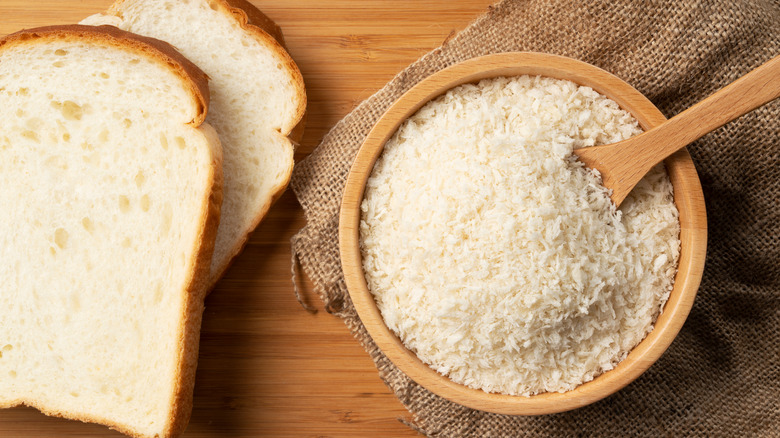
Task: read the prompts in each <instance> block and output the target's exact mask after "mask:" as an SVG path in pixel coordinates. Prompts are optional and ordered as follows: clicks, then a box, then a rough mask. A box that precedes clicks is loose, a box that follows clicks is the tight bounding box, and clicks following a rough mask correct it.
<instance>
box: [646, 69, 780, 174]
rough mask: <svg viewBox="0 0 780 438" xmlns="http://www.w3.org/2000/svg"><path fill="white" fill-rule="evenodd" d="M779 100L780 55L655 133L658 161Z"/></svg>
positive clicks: (671, 120)
mask: <svg viewBox="0 0 780 438" xmlns="http://www.w3.org/2000/svg"><path fill="white" fill-rule="evenodd" d="M778 97H780V56H776V57H774V58H772V59H771V60H769V61H768V62H766V63H764V64H763V65H761V66H760V67H758V68H757V69H755V70H753V71H751V72H750V73H748V74H746V75H745V76H742V77H741V78H739V79H737V80H736V81H734V82H732V83H731V84H729V85H727V86H725V87H723V88H721V89H720V90H718V91H717V92H715V93H714V94H712V95H710V96H709V97H707V98H706V99H704V100H702V101H701V102H699V103H697V104H696V105H694V106H692V107H690V108H688V109H687V110H685V111H683V112H681V113H680V114H677V115H676V116H674V117H672V118H671V119H669V120H668V121H666V122H664V123H663V124H661V125H660V126H658V127H656V128H655V129H653V130H652V131H655V135H656V136H657V137H656V138H657V139H659V140H661V141H660V142H659V143H658V144H663V145H665V147H664V148H663V150H659V151H658V157H659V159H663V157H667V156H669V155H671V154H673V153H674V152H676V151H677V150H678V149H681V148H682V147H684V146H686V145H688V144H690V143H691V142H694V141H696V140H698V139H699V138H701V137H703V136H704V135H705V134H707V133H709V132H712V131H714V130H715V129H718V128H720V127H721V126H723V125H725V124H726V123H728V122H730V121H732V120H734V119H736V118H738V117H740V116H742V115H744V114H747V113H749V112H750V111H753V110H754V109H756V108H758V107H760V106H761V105H764V104H766V103H769V102H771V101H772V100H774V99H777V98H778ZM648 134H650V132H648Z"/></svg>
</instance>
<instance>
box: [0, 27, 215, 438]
mask: <svg viewBox="0 0 780 438" xmlns="http://www.w3.org/2000/svg"><path fill="white" fill-rule="evenodd" d="M186 85H187V83H186V82H185V81H183V80H182V78H181V77H180V76H179V75H178V74H176V73H174V72H173V71H172V70H171V69H170V67H169V66H168V65H166V64H165V63H164V62H163V61H161V60H157V59H152V58H150V57H145V56H142V55H140V54H138V53H134V52H133V51H131V50H120V49H118V48H117V47H115V46H101V45H98V44H95V43H85V42H80V41H78V40H73V41H70V40H52V41H36V42H35V43H34V44H26V43H22V44H18V45H16V46H12V47H9V48H4V49H3V51H2V53H0V187H3V189H2V190H0V205H3V206H4V207H3V208H2V209H0V225H1V226H2V228H3V232H2V233H0V260H2V263H0V276H2V278H3V282H2V293H0V349H2V356H1V357H0V405H5V406H8V405H14V404H18V403H26V404H33V405H35V406H38V407H41V409H44V410H45V411H46V412H48V413H54V414H60V415H66V416H68V417H71V418H73V417H76V418H83V419H87V420H90V421H100V422H104V421H107V422H108V423H109V424H112V425H114V426H115V427H120V428H121V429H122V430H125V431H133V432H134V433H135V434H136V435H139V436H150V437H151V436H158V435H159V436H162V435H163V433H164V431H166V430H167V429H168V428H169V427H170V421H171V419H170V416H171V415H172V410H173V406H172V405H173V403H174V397H175V385H176V381H177V379H178V374H179V373H180V371H181V369H180V367H181V362H180V353H181V351H180V348H181V344H180V343H181V339H180V338H181V336H183V335H182V329H183V324H184V323H183V321H184V319H185V315H184V310H183V309H184V308H185V302H186V300H187V294H186V293H185V291H186V289H187V287H189V285H190V282H191V281H192V272H193V270H194V267H193V263H194V262H195V260H194V259H195V254H194V252H195V251H196V250H197V248H198V247H199V244H198V243H197V242H198V239H199V238H200V237H201V234H202V232H203V230H202V227H203V223H202V218H203V217H204V206H205V204H206V203H205V200H206V199H207V198H208V196H209V194H210V193H211V189H212V187H211V184H212V183H213V176H212V172H213V170H212V168H211V167H212V155H211V153H210V151H211V150H212V148H213V147H215V146H213V145H211V144H209V143H208V140H207V138H206V136H204V134H203V133H202V132H201V131H200V130H199V129H197V128H195V127H192V126H189V125H188V123H190V122H191V121H192V120H193V119H195V118H196V116H197V111H198V109H197V108H196V106H195V105H194V102H195V101H194V99H193V97H192V94H191V90H190V89H188V88H187V87H186Z"/></svg>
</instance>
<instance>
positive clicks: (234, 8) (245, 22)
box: [217, 0, 306, 137]
mask: <svg viewBox="0 0 780 438" xmlns="http://www.w3.org/2000/svg"><path fill="white" fill-rule="evenodd" d="M217 1H219V2H221V3H222V5H223V6H224V7H225V9H226V11H228V12H229V13H230V14H231V15H232V16H233V17H234V18H235V19H236V20H238V22H239V24H240V25H241V28H242V29H244V30H246V31H247V32H249V33H251V34H252V35H254V36H255V38H256V39H257V40H258V42H260V43H261V44H264V45H266V46H268V47H269V48H270V49H272V50H273V52H274V53H276V54H277V55H279V56H280V57H281V58H282V60H283V64H282V65H283V66H284V67H285V69H286V70H287V71H288V72H289V73H290V76H291V77H292V80H293V84H294V85H295V90H296V94H297V95H298V96H299V101H298V106H297V108H296V112H295V115H294V116H293V117H292V120H293V122H292V123H291V124H290V125H289V126H286V127H282V130H283V132H281V134H282V135H284V136H285V137H286V136H288V135H289V134H290V131H292V130H293V128H295V126H296V125H297V124H298V123H299V122H300V121H301V119H302V118H303V113H304V112H305V111H306V87H305V86H304V84H303V76H302V75H301V71H300V70H299V69H298V65H297V64H295V61H293V59H292V57H291V56H290V54H289V53H287V50H286V48H285V47H284V44H283V41H284V38H283V37H282V36H281V34H282V31H281V29H279V26H277V25H276V24H275V23H274V22H273V21H271V19H270V18H268V17H267V16H266V15H265V14H263V13H262V12H260V11H259V10H258V9H257V8H255V7H254V6H253V5H252V4H251V3H249V2H247V1H245V0H217ZM253 20H259V21H257V22H255V21H253ZM268 23H271V24H272V25H273V26H274V27H275V28H276V29H278V33H279V38H278V39H277V38H276V37H274V36H273V35H272V34H269V33H268V32H266V30H265V29H264V27H263V26H265V27H268V26H269V24H268Z"/></svg>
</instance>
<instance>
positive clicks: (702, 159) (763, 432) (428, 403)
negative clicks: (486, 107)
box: [292, 0, 780, 437]
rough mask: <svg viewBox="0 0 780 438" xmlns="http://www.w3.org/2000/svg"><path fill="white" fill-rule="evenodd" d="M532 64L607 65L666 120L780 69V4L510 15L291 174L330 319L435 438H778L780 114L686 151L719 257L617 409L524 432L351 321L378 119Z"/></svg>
mask: <svg viewBox="0 0 780 438" xmlns="http://www.w3.org/2000/svg"><path fill="white" fill-rule="evenodd" d="M509 51H537V52H546V53H554V54H558V55H564V56H569V57H572V58H576V59H580V60H582V61H585V62H588V63H591V64H594V65H597V66H599V67H601V68H603V69H605V70H607V71H609V72H612V73H613V74H615V75H617V76H618V77H620V78H622V79H623V80H625V81H627V82H628V83H630V84H631V85H633V86H634V87H636V88H637V89H638V90H639V91H640V92H642V93H644V94H645V95H646V96H647V97H648V98H650V100H651V101H653V103H655V104H656V105H657V106H658V107H659V108H660V109H661V111H662V112H663V113H664V114H666V115H667V117H671V116H673V115H674V114H677V113H679V112H680V111H682V110H684V109H685V108H687V107H689V106H690V105H692V104H694V103H695V102H697V101H699V100H701V99H702V98H704V97H706V96H707V95H709V94H711V93H713V92H714V91H716V90H717V89H719V88H721V87H722V86H724V85H726V84H728V83H730V82H732V81H733V80H735V79H737V78H738V77H739V76H741V75H743V74H745V73H747V72H748V71H750V70H751V69H753V68H755V67H757V66H759V65H760V64H762V63H763V62H766V61H767V60H769V59H770V58H772V57H773V56H776V55H778V53H780V3H778V2H777V1H776V0H774V1H773V0H755V1H732V0H710V1H688V2H676V1H667V2H664V1H629V0H624V1H612V0H596V1H578V0H554V1H550V0H530V1H504V2H502V3H499V4H496V5H495V6H493V7H491V8H490V9H489V10H488V11H487V13H486V14H485V15H483V16H482V17H480V18H478V19H477V20H476V21H475V22H474V23H473V24H472V25H471V26H469V27H468V28H467V29H465V30H464V31H462V32H460V33H458V34H457V35H455V36H454V37H453V38H451V39H449V40H448V41H446V42H445V43H444V44H443V45H442V46H441V47H440V48H438V49H436V50H434V51H432V52H430V53H428V54H427V55H425V56H423V57H422V58H421V59H420V60H418V61H417V62H415V63H414V64H412V65H411V66H409V67H408V68H407V69H406V70H404V71H402V72H401V73H400V74H398V75H397V76H396V77H395V78H394V79H393V80H392V81H391V82H390V83H388V84H387V85H386V86H385V87H384V88H382V89H381V90H380V91H379V92H377V93H376V94H375V95H373V96H372V97H370V98H369V99H367V100H366V101H364V102H363V103H362V104H360V105H359V106H358V107H357V108H356V109H355V110H354V111H352V112H351V113H350V114H349V115H347V116H346V117H345V118H344V119H343V120H342V121H340V122H339V123H338V124H337V125H336V126H335V127H334V128H333V129H332V130H331V131H330V133H328V134H327V135H326V136H325V138H324V139H323V141H322V143H321V144H320V145H319V147H318V148H317V149H316V150H315V151H314V152H313V153H312V154H311V155H310V156H309V157H307V158H306V159H305V160H303V161H302V162H301V163H299V164H298V165H297V167H296V169H295V172H294V175H293V179H292V187H293V190H294V191H295V194H296V196H297V197H298V199H299V201H300V203H301V205H302V207H303V210H304V213H305V216H306V220H307V225H306V227H305V228H303V229H302V230H301V231H300V232H299V233H298V234H297V235H296V236H295V237H294V238H293V251H294V257H297V259H298V260H300V263H301V266H302V268H303V270H304V272H305V273H306V274H307V275H308V277H309V278H310V279H311V280H312V282H313V284H314V285H315V287H316V290H317V292H318V293H319V294H320V296H321V298H322V299H323V301H324V302H325V305H326V309H327V310H328V311H329V312H332V313H334V314H336V315H338V316H339V317H341V318H343V319H344V322H345V323H346V325H347V326H348V327H349V328H350V330H351V331H352V333H353V334H354V335H355V337H356V338H357V339H358V340H359V341H360V342H361V343H362V344H363V346H364V347H365V349H366V351H368V353H369V354H370V356H371V358H372V359H373V360H374V362H375V363H376V366H377V368H378V370H379V374H380V376H381V378H382V379H383V380H384V381H385V383H386V384H387V385H388V387H389V388H390V389H391V390H392V391H393V392H394V393H395V395H396V396H397V397H398V399H399V400H400V401H401V402H402V403H403V404H404V406H406V408H407V409H408V410H409V411H410V412H411V413H412V418H413V424H412V427H415V428H416V429H417V430H418V431H420V432H421V433H423V434H425V435H428V436H431V437H477V436H480V437H503V436H507V437H509V436H518V437H521V436H534V437H537V436H594V437H595V436H597V437H601V436H621V437H658V436H663V437H667V436H668V437H678V436H722V437H744V436H774V437H778V436H780V208H778V205H779V204H780V140H779V138H780V104H778V102H777V101H776V102H773V103H772V104H769V105H767V106H765V107H763V108H760V109H759V110H757V111H755V112H753V113H751V114H749V115H747V116H745V117H742V118H741V119H739V120H737V121H735V122H733V123H731V124H729V125H727V126H725V127H724V128H721V129H719V130H718V131H716V132H713V133H711V134H709V135H707V136H706V137H704V138H703V139H702V140H700V141H698V142H696V143H694V144H693V145H691V146H690V147H689V150H690V152H691V154H692V156H693V159H694V162H695V163H696V166H697V169H698V171H699V175H700V178H701V182H702V184H703V187H704V194H705V199H706V202H707V215H708V226H709V242H710V243H709V248H708V255H707V265H706V268H705V272H704V279H703V281H702V285H701V288H700V290H699V293H698V296H697V299H696V302H695V304H694V307H693V310H692V312H691V314H690V316H689V317H688V320H687V322H686V323H685V326H684V327H683V329H682V331H681V332H680V334H679V336H678V337H677V339H676V340H675V342H674V343H673V344H672V345H671V347H670V348H669V350H667V352H666V353H665V354H664V356H663V357H661V359H660V360H659V361H658V362H657V363H656V364H655V365H653V366H652V367H651V368H650V370H648V371H647V372H646V373H645V374H644V375H642V376H641V377H640V378H639V379H637V380H636V381H635V382H633V383H632V384H630V385H629V386H628V387H626V388H625V389H623V390H621V391H619V392H618V393H617V394H615V395H613V396H611V397H609V398H607V399H605V400H603V401H601V402H598V403H595V404H593V405H590V406H588V407H585V408H581V409H578V410H575V411H570V412H565V413H561V414H555V415H547V416H539V417H513V416H504V415H496V414H490V413H485V412H481V411H476V410H472V409H469V408H466V407H463V406H460V405H457V404H454V403H451V402H449V401H447V400H444V399H442V398H440V397H438V396H436V395H434V394H432V393H430V392H428V391H427V390H425V389H424V388H422V387H420V386H419V385H417V384H415V383H414V382H413V381H411V380H410V379H409V378H408V377H406V376H405V375H404V374H403V373H401V372H400V371H399V370H398V369H397V368H396V367H395V366H394V365H393V364H392V363H391V362H390V361H389V360H388V359H387V357H385V356H384V355H383V354H382V353H381V352H380V351H379V350H378V349H377V347H376V345H375V344H374V343H373V341H372V340H371V338H370V337H369V336H368V334H367V333H366V330H365V328H364V327H363V325H362V324H361V322H360V320H359V318H358V317H357V314H356V313H355V309H354V307H353V306H352V304H351V302H350V300H349V295H348V294H347V289H346V287H345V284H344V277H343V274H342V270H341V265H340V262H339V250H338V233H337V227H338V212H339V204H340V201H341V195H342V191H343V188H344V185H345V182H346V176H347V173H348V171H349V167H350V165H351V163H352V161H353V158H354V157H355V154H356V152H357V150H358V148H359V147H360V144H361V143H362V141H363V139H364V138H365V136H366V135H367V133H368V132H369V130H370V129H371V127H372V125H373V124H374V122H375V121H376V120H377V119H378V118H379V117H380V115H381V114H382V113H383V112H384V111H385V110H386V109H387V108H388V107H389V106H390V104H391V103H392V102H393V101H394V100H395V99H397V98H398V97H399V96H401V94H402V93H403V92H405V91H406V90H408V89H409V88H411V87H412V86H413V85H415V84H416V83H417V82H419V81H420V80H422V79H423V78H425V77H427V76H428V75H430V74H431V73H434V72H436V71H438V70H441V69H443V68H445V67H448V66H450V65H452V64H454V63H457V62H460V61H463V60H466V59H469V58H473V57H476V56H480V55H485V54H490V53H499V52H509Z"/></svg>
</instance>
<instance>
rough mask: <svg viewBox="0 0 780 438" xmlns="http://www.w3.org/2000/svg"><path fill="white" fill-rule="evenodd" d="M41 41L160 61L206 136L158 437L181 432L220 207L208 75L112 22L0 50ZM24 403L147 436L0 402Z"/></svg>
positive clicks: (49, 33)
mask: <svg viewBox="0 0 780 438" xmlns="http://www.w3.org/2000/svg"><path fill="white" fill-rule="evenodd" d="M42 39H45V40H79V41H85V42H90V43H95V44H98V45H105V46H109V47H115V48H118V49H121V50H131V51H133V52H136V53H139V54H140V55H142V56H144V57H147V58H149V59H153V60H156V61H159V62H162V63H164V64H165V65H166V66H167V68H169V69H170V70H172V71H173V72H174V73H175V74H176V75H178V76H179V77H180V78H181V79H182V82H183V83H184V84H186V88H187V89H188V90H189V91H190V93H191V94H192V97H193V105H194V106H195V108H196V109H197V113H196V114H197V115H196V117H195V118H194V119H193V120H192V121H191V122H189V125H191V126H193V127H194V128H196V129H198V131H200V132H201V133H202V134H203V136H204V137H205V138H206V139H207V142H206V143H207V144H208V145H209V148H210V150H209V156H210V157H211V164H210V172H209V177H208V178H209V179H208V182H207V184H208V185H207V187H209V194H208V196H207V197H205V198H204V200H203V204H202V205H203V206H202V213H201V215H200V217H199V218H194V219H197V220H198V221H199V223H200V224H201V226H200V227H199V229H200V234H199V236H198V238H197V239H195V241H194V242H193V252H192V253H193V254H195V256H194V257H193V262H192V264H191V268H190V271H189V273H188V277H187V280H186V281H185V284H186V287H185V290H184V292H183V293H184V294H185V304H184V318H183V319H182V321H181V323H180V324H179V339H178V351H179V357H178V360H179V366H178V373H177V376H176V382H175V385H174V392H173V395H172V399H173V400H172V402H171V406H172V408H171V411H170V412H169V414H168V421H167V424H166V426H165V430H164V433H163V434H162V435H161V436H160V438H162V437H173V436H176V435H179V434H181V433H182V432H183V431H184V429H185V428H186V427H187V423H188V422H189V418H190V414H191V412H192V393H193V387H194V383H195V369H196V367H197V359H198V345H199V338H200V326H201V319H202V316H203V308H204V300H205V296H206V294H207V292H208V285H209V270H210V265H211V255H212V252H213V250H214V243H215V240H216V235H217V228H218V225H219V216H220V208H221V205H222V179H223V176H222V148H221V146H220V142H219V138H218V137H217V134H216V131H215V130H214V128H212V127H211V126H210V125H208V124H207V123H204V120H205V118H206V113H207V109H208V103H209V89H208V77H207V76H206V74H205V73H203V71H201V70H200V69H199V68H198V67H197V66H195V64H193V63H192V62H190V61H189V60H187V59H186V58H184V57H183V56H182V55H181V54H179V53H178V52H177V51H176V50H175V49H174V48H173V46H171V45H170V44H168V43H166V42H163V41H160V40H157V39H154V38H147V37H141V36H138V35H135V34H132V33H130V32H125V31H123V30H120V29H117V28H115V27H113V26H99V27H94V26H81V25H66V26H47V27H41V28H35V29H29V30H23V31H20V32H16V33H14V34H11V35H8V36H6V37H4V38H2V39H0V52H2V51H3V50H7V49H8V48H10V47H13V46H16V45H22V44H34V43H35V42H36V41H40V40H42ZM20 405H25V406H30V407H33V408H35V409H37V410H39V411H41V412H42V413H44V414H46V415H49V416H54V417H62V418H68V419H73V420H80V421H83V422H89V423H98V424H103V425H106V426H108V427H110V428H111V429H114V430H117V431H119V432H121V433H123V434H125V435H129V436H132V437H137V438H149V437H148V436H147V435H144V434H143V433H141V432H139V431H137V430H134V429H132V428H131V427H129V426H127V425H124V424H120V423H117V422H115V421H113V420H111V419H108V418H101V417H98V416H92V415H85V414H82V413H79V412H71V411H68V410H60V409H52V408H50V407H48V406H47V405H46V404H45V403H43V402H39V401H36V400H26V399H22V398H19V399H16V400H11V401H6V402H0V408H11V407H14V406H20Z"/></svg>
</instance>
